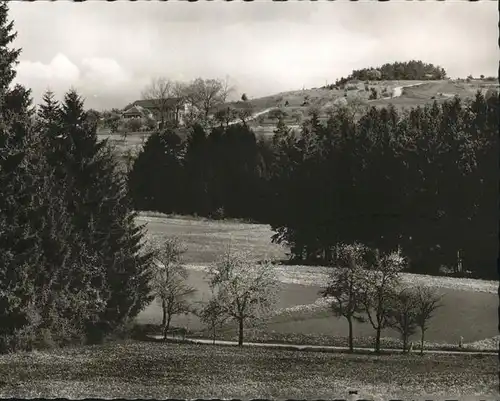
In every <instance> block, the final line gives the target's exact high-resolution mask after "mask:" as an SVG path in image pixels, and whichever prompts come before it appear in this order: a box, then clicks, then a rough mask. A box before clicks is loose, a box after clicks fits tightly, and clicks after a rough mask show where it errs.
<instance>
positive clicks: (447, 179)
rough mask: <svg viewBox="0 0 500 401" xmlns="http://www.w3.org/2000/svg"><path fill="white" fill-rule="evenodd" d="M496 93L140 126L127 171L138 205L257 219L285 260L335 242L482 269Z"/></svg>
mask: <svg viewBox="0 0 500 401" xmlns="http://www.w3.org/2000/svg"><path fill="white" fill-rule="evenodd" d="M498 107H499V97H498V93H496V92H491V91H490V92H489V93H488V94H487V96H484V95H482V94H481V93H478V94H477V95H476V96H475V98H474V99H473V100H472V101H466V102H464V101H463V100H461V99H460V98H458V97H456V98H454V99H451V100H449V101H447V102H445V103H443V104H438V103H437V102H434V103H433V104H430V105H426V106H425V107H416V108H413V109H411V110H407V111H403V112H399V111H397V110H396V109H395V108H394V107H392V106H389V107H387V108H375V107H374V108H371V109H369V110H367V111H366V112H365V113H364V114H363V115H362V116H361V117H360V118H357V117H356V116H355V115H354V113H353V112H352V110H351V109H350V108H349V107H348V106H347V107H344V106H339V107H337V108H336V109H334V110H332V111H331V112H330V113H329V116H328V120H327V121H326V123H323V122H320V119H319V114H318V111H317V110H315V109H313V110H312V111H311V113H310V115H309V117H308V118H307V119H306V120H305V121H304V122H303V123H302V125H301V129H300V132H296V131H293V130H291V129H290V128H289V127H288V126H287V125H286V124H285V122H284V120H283V118H280V119H279V120H278V123H277V126H276V129H275V132H274V135H273V137H272V138H267V139H266V138H261V139H257V138H256V136H255V134H254V133H253V131H252V130H251V128H249V127H248V126H246V125H245V124H235V125H231V126H227V127H224V126H222V127H220V126H219V127H215V128H213V129H211V130H208V129H205V128H203V127H202V126H199V125H194V126H193V127H192V129H191V131H190V133H189V135H188V136H187V138H181V137H179V136H178V135H177V134H176V133H175V131H173V130H171V131H163V132H157V133H155V134H153V135H151V136H150V137H149V139H148V141H147V142H146V144H145V146H144V149H143V150H142V151H141V152H140V153H139V155H138V157H137V159H136V160H135V163H134V165H133V168H132V170H131V172H130V175H129V189H130V192H131V196H132V198H133V199H134V205H135V207H136V208H138V209H140V210H157V211H160V212H163V213H181V214H184V213H188V214H196V215H200V216H210V217H235V218H244V219H248V220H253V221H258V222H263V223H268V224H270V225H271V226H272V228H273V230H274V231H275V235H274V237H273V240H274V241H275V242H277V243H282V244H285V245H287V246H288V247H289V248H290V256H291V258H292V260H293V261H295V262H299V263H325V264H328V263H329V262H330V261H331V260H332V257H333V256H334V252H335V246H336V245H337V244H339V243H353V242H360V243H363V244H366V245H367V246H369V247H373V248H377V249H380V250H382V251H390V250H394V249H396V248H397V247H398V246H400V247H401V249H402V250H403V251H404V253H405V254H406V255H407V256H408V257H409V260H410V270H411V271H413V272H420V273H429V274H443V273H449V274H465V272H467V271H470V272H471V274H473V275H475V276H477V277H483V278H492V277H494V274H495V270H494V268H493V266H494V262H495V260H496V257H497V246H498V238H497V231H496V230H497V222H498V218H497V217H498V216H497V215H496V210H497V189H498V188H497V182H498V179H497V175H496V174H497V167H498V149H497V132H498V128H499V127H498V118H497V116H498Z"/></svg>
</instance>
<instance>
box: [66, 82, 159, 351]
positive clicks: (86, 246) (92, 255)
mask: <svg viewBox="0 0 500 401" xmlns="http://www.w3.org/2000/svg"><path fill="white" fill-rule="evenodd" d="M60 127H61V132H62V137H61V138H60V140H61V142H62V145H61V149H63V150H64V153H65V155H64V159H63V160H62V162H63V163H64V167H65V171H66V174H67V183H68V184H67V189H68V190H67V193H66V202H67V209H68V213H69V214H70V215H71V216H72V224H73V227H74V229H75V231H76V238H77V239H78V243H75V244H74V249H75V250H76V252H77V254H78V255H79V256H80V257H81V258H89V259H90V260H94V261H95V262H94V263H93V268H94V271H93V272H92V274H88V271H82V270H77V271H76V272H74V276H75V277H76V278H80V279H81V277H85V278H86V281H85V280H84V281H83V283H84V284H86V285H87V286H88V287H87V289H88V291H90V293H92V294H94V300H95V302H96V305H95V306H96V307H97V306H98V305H97V304H98V303H102V304H103V308H102V310H99V313H98V315H97V317H96V318H95V319H90V320H88V321H87V325H86V329H87V335H88V339H89V341H92V342H93V341H99V340H100V339H102V336H103V335H105V334H106V333H107V332H110V331H113V330H114V329H115V328H117V327H118V326H120V325H122V324H123V323H125V322H127V321H128V320H129V319H131V318H133V317H135V316H136V315H137V314H138V313H139V312H140V311H141V310H142V309H143V308H144V307H145V306H146V305H147V304H148V303H149V302H150V301H151V300H152V298H151V296H150V294H149V275H148V274H149V268H150V262H151V255H150V254H145V253H144V252H142V251H141V250H142V240H143V236H144V231H143V227H140V226H137V225H136V224H135V217H136V214H135V212H134V211H133V209H132V204H131V201H130V199H129V197H128V192H127V187H126V182H125V179H124V177H123V176H122V175H121V174H119V172H118V166H117V162H116V160H115V158H114V155H113V152H112V149H111V148H110V146H109V145H108V144H107V142H105V141H98V139H97V133H96V125H95V123H94V122H92V121H89V120H88V118H87V115H86V113H85V111H84V109H83V101H82V100H81V98H80V97H79V96H78V94H77V93H76V91H74V90H72V91H69V92H68V93H67V94H66V96H65V98H64V102H63V104H62V108H61V113H60ZM77 284H78V282H77V281H75V285H77ZM95 311H98V309H95Z"/></svg>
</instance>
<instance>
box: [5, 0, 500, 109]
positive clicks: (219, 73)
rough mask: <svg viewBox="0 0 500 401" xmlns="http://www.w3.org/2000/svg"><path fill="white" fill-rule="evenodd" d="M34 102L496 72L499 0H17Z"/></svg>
mask: <svg viewBox="0 0 500 401" xmlns="http://www.w3.org/2000/svg"><path fill="white" fill-rule="evenodd" d="M9 7H10V16H11V18H12V19H14V21H15V28H16V30H17V32H18V37H17V39H16V42H15V46H17V47H21V48H22V49H23V52H22V54H21V57H20V63H19V65H18V78H17V79H18V81H19V82H21V83H23V84H24V85H26V86H28V87H30V88H32V89H33V95H34V98H35V101H38V100H39V98H40V94H41V93H42V92H43V91H44V90H46V89H47V88H50V89H51V90H53V91H55V92H56V93H57V94H58V95H59V96H58V97H60V96H61V95H63V94H64V92H65V91H66V90H67V89H69V88H70V87H74V88H76V89H78V90H79V91H80V93H81V94H82V95H83V96H84V97H85V98H86V106H87V107H95V108H99V109H101V108H111V107H119V108H121V107H124V106H125V105H126V104H127V103H129V102H130V101H133V100H136V99H138V98H140V93H141V90H142V89H143V87H144V86H145V85H146V84H147V83H148V82H149V81H150V80H151V78H152V77H155V76H165V77H167V78H170V79H177V80H191V79H193V78H196V77H203V78H215V77H221V78H224V77H226V76H229V77H230V79H231V81H232V83H233V84H234V85H235V86H236V88H237V92H236V93H237V94H238V97H239V96H241V94H242V93H243V92H246V93H247V94H248V95H249V96H250V97H259V96H264V95H268V94H273V93H276V92H280V91H286V90H294V89H301V88H302V87H306V88H307V87H315V86H322V85H324V84H325V82H327V81H328V82H329V83H331V82H334V81H335V79H336V78H339V77H341V76H346V75H348V74H349V73H350V72H351V71H352V70H353V69H358V68H364V67H370V66H374V67H376V66H379V65H381V64H383V63H386V62H393V61H407V60H410V59H420V60H422V61H424V62H429V63H433V64H437V65H440V66H442V67H444V68H445V69H446V70H447V72H448V75H449V76H451V77H457V76H460V77H465V76H467V75H468V74H473V75H474V76H479V75H480V74H485V75H494V76H497V74H498V60H499V56H500V52H499V49H498V6H497V2H496V1H480V2H475V3H470V2H467V1H460V2H459V1H444V2H436V1H425V2H411V3H409V2H404V3H403V2H401V1H399V2H396V1H390V2H387V3H378V2H367V1H366V2H356V3H353V2H347V1H337V2H315V3H312V2H308V1H304V2H287V3H269V2H267V1H266V2H263V1H261V2H253V3H250V2H248V3H244V2H241V1H236V2H231V3H225V2H221V1H215V2H198V3H185V2H172V1H169V2H146V1H138V2H129V1H117V2H114V3H107V2H101V1H87V2H84V3H72V2H63V1H56V2H46V1H38V2H29V3H28V2H9Z"/></svg>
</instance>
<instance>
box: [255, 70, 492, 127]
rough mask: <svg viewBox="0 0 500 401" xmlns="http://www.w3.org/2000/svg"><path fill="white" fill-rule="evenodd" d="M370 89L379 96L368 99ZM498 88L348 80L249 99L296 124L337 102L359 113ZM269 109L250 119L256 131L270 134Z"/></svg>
mask: <svg viewBox="0 0 500 401" xmlns="http://www.w3.org/2000/svg"><path fill="white" fill-rule="evenodd" d="M372 88H373V89H374V90H376V92H377V94H378V96H379V98H377V99H372V100H371V99H370V95H371V93H372ZM490 88H495V89H498V88H499V85H498V82H492V81H485V80H468V81H466V80H440V81H365V82H361V81H351V82H349V83H348V84H346V85H345V89H344V90H341V89H322V88H313V89H305V90H296V91H289V92H282V93H278V94H276V95H272V96H266V97H262V98H257V99H251V100H250V101H249V102H250V103H251V104H252V107H253V110H254V111H255V112H259V111H262V110H263V109H266V108H273V109H278V108H279V109H280V110H282V111H283V112H285V113H286V120H285V121H286V123H287V124H289V125H291V126H295V127H298V125H299V124H300V121H302V119H303V118H304V117H306V116H307V114H308V112H309V110H310V109H311V107H315V108H319V109H320V117H321V118H323V119H326V118H327V113H328V110H329V109H331V108H333V107H335V106H336V105H346V104H347V105H349V104H350V105H353V106H354V107H356V108H358V110H359V111H360V112H361V111H362V110H363V109H364V108H366V107H371V106H376V107H386V106H388V105H389V104H392V105H394V106H395V107H396V108H397V109H399V110H402V109H410V108H412V107H416V106H423V105H425V104H428V103H432V102H433V101H434V100H436V101H437V102H440V103H441V102H444V101H446V100H447V99H450V98H452V97H454V96H456V95H458V96H460V97H461V98H463V99H468V98H472V97H473V96H474V95H475V94H476V92H477V91H478V90H479V91H481V92H482V93H486V91H487V90H488V89H490ZM272 117H273V116H272V111H270V112H269V113H266V114H263V115H261V116H259V117H258V118H257V119H255V120H254V121H252V122H251V125H252V127H253V128H254V130H255V132H256V134H261V135H262V134H264V135H269V134H272V132H273V130H274V127H275V125H276V122H277V119H276V118H272Z"/></svg>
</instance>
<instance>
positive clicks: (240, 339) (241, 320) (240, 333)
mask: <svg viewBox="0 0 500 401" xmlns="http://www.w3.org/2000/svg"><path fill="white" fill-rule="evenodd" d="M239 324H240V330H239V334H238V346H240V347H241V346H242V345H243V319H240V321H239Z"/></svg>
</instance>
